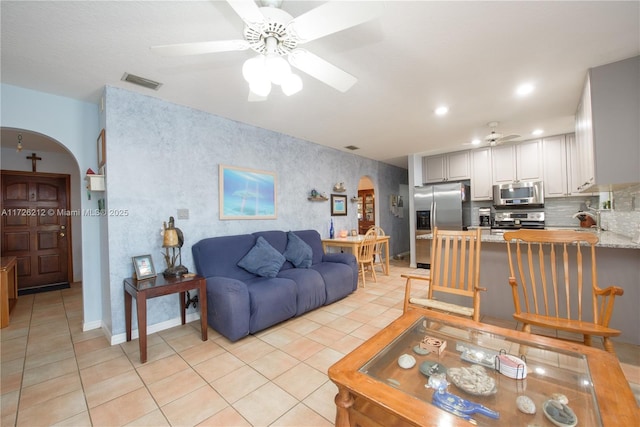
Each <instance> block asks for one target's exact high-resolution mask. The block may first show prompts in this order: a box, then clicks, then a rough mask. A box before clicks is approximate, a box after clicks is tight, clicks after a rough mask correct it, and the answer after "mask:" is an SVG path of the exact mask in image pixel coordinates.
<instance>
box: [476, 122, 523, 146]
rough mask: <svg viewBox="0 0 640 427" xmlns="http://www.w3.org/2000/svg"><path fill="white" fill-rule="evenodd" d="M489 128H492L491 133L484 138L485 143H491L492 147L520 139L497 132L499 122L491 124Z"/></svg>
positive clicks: (514, 135)
mask: <svg viewBox="0 0 640 427" xmlns="http://www.w3.org/2000/svg"><path fill="white" fill-rule="evenodd" d="M487 126H489V127H490V128H491V133H489V135H487V136H485V137H484V140H485V142H487V143H489V145H491V146H492V147H493V146H494V145H499V144H502V143H503V142H507V141H511V140H512V139H516V138H520V135H516V134H510V135H505V134H502V133H498V132H496V128H497V127H498V122H489V123H487Z"/></svg>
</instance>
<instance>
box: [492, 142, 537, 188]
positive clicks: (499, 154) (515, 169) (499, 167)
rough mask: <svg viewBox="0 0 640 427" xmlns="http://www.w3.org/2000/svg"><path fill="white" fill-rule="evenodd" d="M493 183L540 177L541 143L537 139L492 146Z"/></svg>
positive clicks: (534, 179) (532, 179)
mask: <svg viewBox="0 0 640 427" xmlns="http://www.w3.org/2000/svg"><path fill="white" fill-rule="evenodd" d="M491 157H492V169H493V183H494V184H503V183H509V182H518V181H538V180H540V179H542V143H541V141H540V140H539V139H536V140H533V141H526V142H521V143H519V144H509V145H501V146H496V147H492V149H491Z"/></svg>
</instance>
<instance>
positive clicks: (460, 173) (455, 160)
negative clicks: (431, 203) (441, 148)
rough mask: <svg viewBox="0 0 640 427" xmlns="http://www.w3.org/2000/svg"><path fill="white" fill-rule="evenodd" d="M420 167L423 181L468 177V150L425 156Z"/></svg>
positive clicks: (430, 181)
mask: <svg viewBox="0 0 640 427" xmlns="http://www.w3.org/2000/svg"><path fill="white" fill-rule="evenodd" d="M422 168H423V171H424V182H425V183H433V182H446V181H461V180H463V179H469V178H470V177H471V174H470V172H469V170H470V167H469V151H456V152H453V153H448V154H441V155H438V156H429V157H425V158H424V163H423V166H422Z"/></svg>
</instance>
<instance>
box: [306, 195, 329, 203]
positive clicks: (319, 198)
mask: <svg viewBox="0 0 640 427" xmlns="http://www.w3.org/2000/svg"><path fill="white" fill-rule="evenodd" d="M307 200H309V201H310V202H326V201H327V200H329V198H328V197H324V196H320V195H318V196H313V197H311V196H309V197H307Z"/></svg>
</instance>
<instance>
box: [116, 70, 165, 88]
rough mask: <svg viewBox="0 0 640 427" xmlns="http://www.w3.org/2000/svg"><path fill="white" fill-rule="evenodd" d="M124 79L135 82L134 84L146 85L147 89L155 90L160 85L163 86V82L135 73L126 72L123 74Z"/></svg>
mask: <svg viewBox="0 0 640 427" xmlns="http://www.w3.org/2000/svg"><path fill="white" fill-rule="evenodd" d="M122 80H124V81H125V82H129V83H133V84H134V85H138V86H142V87H146V88H147V89H153V90H158V89H159V88H160V86H162V83H159V82H156V81H153V80H150V79H145V78H144V77H140V76H136V75H134V74H129V73H124V76H122Z"/></svg>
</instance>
